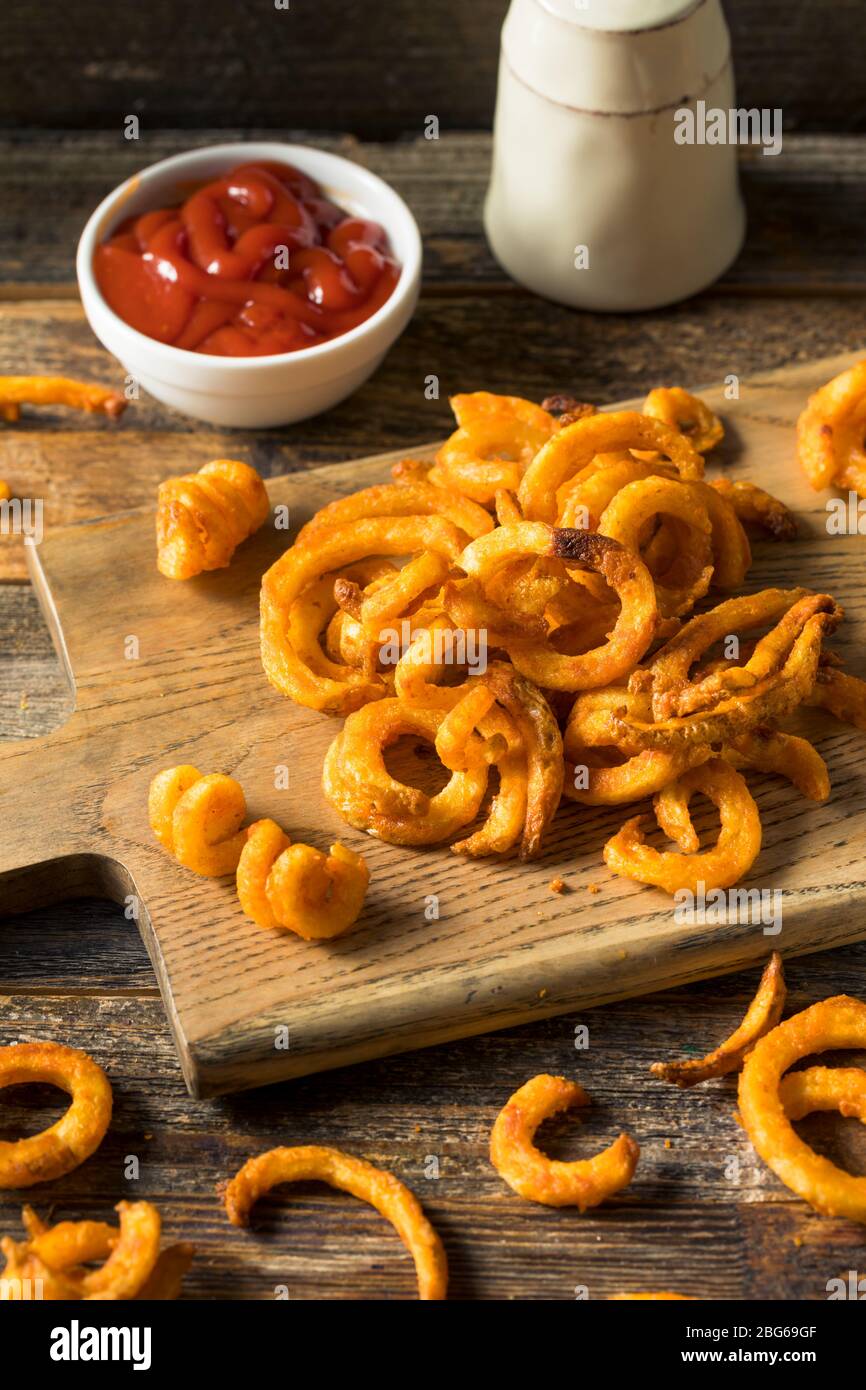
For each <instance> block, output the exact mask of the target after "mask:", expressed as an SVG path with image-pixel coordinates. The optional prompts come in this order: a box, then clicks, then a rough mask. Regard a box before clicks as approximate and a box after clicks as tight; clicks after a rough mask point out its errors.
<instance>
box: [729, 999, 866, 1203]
mask: <svg viewBox="0 0 866 1390" xmlns="http://www.w3.org/2000/svg"><path fill="white" fill-rule="evenodd" d="M864 1047H866V1004H863V1003H862V1002H861V1001H860V1000H859V999H852V998H851V997H850V996H848V995H845V994H840V995H836V996H835V997H834V998H832V999H824V1000H822V1001H821V1002H820V1003H818V1004H813V1005H812V1006H811V1008H808V1009H804V1010H803V1011H802V1013H798V1014H794V1016H793V1017H792V1018H788V1019H786V1020H785V1021H784V1023H780V1024H779V1025H778V1026H777V1027H776V1028H774V1029H773V1031H772V1032H771V1033H768V1034H767V1035H766V1037H764V1038H761V1039H760V1041H759V1042H758V1043H757V1044H756V1045H755V1048H754V1050H753V1051H752V1052H751V1053H750V1055H749V1056H748V1057H747V1058H746V1061H745V1065H744V1066H743V1070H742V1073H741V1074H740V1084H739V1111H740V1117H741V1119H742V1122H743V1125H744V1127H745V1129H746V1132H747V1134H748V1136H749V1138H750V1139H751V1141H752V1143H753V1144H754V1146H755V1148H756V1149H757V1151H758V1153H759V1154H760V1156H761V1158H762V1159H763V1160H764V1162H765V1163H766V1164H768V1165H769V1167H770V1168H772V1170H773V1172H774V1173H775V1174H776V1176H777V1177H778V1178H780V1179H781V1181H782V1182H783V1183H784V1184H785V1186H786V1187H789V1188H790V1189H791V1191H792V1192H796V1194H797V1195H798V1196H799V1197H802V1198H803V1200H804V1201H806V1202H808V1203H809V1204H810V1206H812V1207H814V1208H815V1210H816V1211H820V1212H823V1213H825V1214H826V1215H827V1216H843V1217H847V1218H848V1219H849V1220H851V1221H860V1222H866V1177H854V1176H853V1174H851V1173H846V1172H845V1171H844V1170H843V1169H841V1168H838V1167H837V1166H836V1165H835V1164H834V1163H831V1161H830V1160H829V1159H828V1158H824V1157H823V1156H822V1155H820V1154H817V1153H815V1151H814V1150H813V1149H811V1148H810V1147H809V1145H808V1144H807V1143H806V1142H805V1141H804V1140H802V1139H801V1138H800V1137H799V1135H798V1134H797V1133H796V1132H795V1130H794V1129H793V1127H792V1124H791V1120H790V1119H789V1117H788V1115H787V1114H786V1113H785V1101H784V1100H783V1095H782V1084H783V1083H782V1078H783V1076H784V1074H785V1072H786V1071H788V1069H789V1068H790V1067H792V1066H793V1065H794V1063H795V1062H798V1061H800V1059H801V1058H802V1057H808V1056H810V1055H811V1054H812V1053H814V1052H826V1051H829V1050H833V1051H836V1050H837V1049H840V1050H841V1049H845V1048H856V1049H862V1048H864ZM795 1084H796V1083H795ZM800 1084H801V1085H802V1084H804V1083H800ZM789 1098H790V1092H789Z"/></svg>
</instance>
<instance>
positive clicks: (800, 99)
mask: <svg viewBox="0 0 866 1390" xmlns="http://www.w3.org/2000/svg"><path fill="white" fill-rule="evenodd" d="M723 6H724V10H725V14H726V16H727V19H728V24H729V27H730V29H731V38H732V44H733V51H734V63H735V70H736V75H737V93H738V101H739V103H740V104H741V105H743V106H746V107H750V106H757V107H781V108H782V110H783V112H784V118H785V127H786V129H811V130H846V129H849V130H863V129H864V125H866V108H864V100H863V83H862V80H861V73H860V65H859V57H858V55H859V47H860V42H861V39H862V20H863V15H862V6H861V4H860V0H833V3H832V4H828V2H827V0H797V4H795V5H792V4H790V3H786V0H723ZM507 9H508V0H472V3H467V0H434V3H432V4H425V5H419V4H418V3H417V2H416V0H387V3H386V4H382V3H381V0H353V3H352V6H351V9H349V8H347V6H346V4H345V0H286V3H284V4H281V7H280V8H279V9H277V8H276V5H275V3H274V0H253V3H249V4H245V5H239V4H237V3H236V0H210V3H209V4H208V5H207V6H206V7H196V8H195V9H192V8H190V9H186V8H185V7H179V6H177V5H176V4H175V3H173V0H149V3H148V4H147V5H136V4H130V3H127V4H120V5H118V4H116V3H113V2H112V0H76V3H75V5H74V6H68V7H67V9H66V10H65V11H64V16H63V23H62V24H61V23H58V22H57V19H56V14H55V12H54V11H53V9H52V7H51V6H34V5H31V4H28V3H27V0H6V3H5V4H4V5H3V7H2V10H0V51H2V53H3V56H4V73H3V76H4V81H3V84H2V86H0V124H2V125H4V126H7V127H9V126H12V127H14V126H18V125H31V126H38V127H43V128H44V127H45V126H66V127H90V128H96V129H100V130H106V131H108V130H116V131H118V132H119V131H120V129H121V126H122V122H123V118H124V116H126V115H127V114H130V113H131V114H134V115H138V116H139V117H140V119H141V121H142V123H143V125H144V126H145V127H147V126H151V127H154V126H169V125H182V126H187V127H189V128H191V129H195V128H197V127H202V126H207V125H215V126H235V127H237V126H254V125H264V126H268V127H270V128H271V129H275V130H285V129H286V128H289V129H301V128H306V129H313V130H315V129H322V128H323V129H336V130H351V131H354V132H355V133H357V134H358V135H359V136H361V137H363V138H366V139H374V140H377V139H383V138H394V137H395V136H399V135H403V134H406V133H410V132H412V133H414V132H417V131H419V130H420V129H421V128H422V126H423V123H424V119H425V117H426V116H427V115H428V114H429V113H433V114H434V115H438V117H439V120H440V122H441V125H442V129H443V131H452V130H460V129H479V128H481V129H486V128H489V126H490V122H491V120H492V116H493V103H494V97H495V90H496V63H497V57H498V50H499V30H500V26H501V24H502V20H503V18H504V16H505V13H506V11H507ZM275 56H276V57H277V59H278V61H276V62H275V61H274V59H275ZM287 74H290V75H291V77H290V80H289V79H288V78H287Z"/></svg>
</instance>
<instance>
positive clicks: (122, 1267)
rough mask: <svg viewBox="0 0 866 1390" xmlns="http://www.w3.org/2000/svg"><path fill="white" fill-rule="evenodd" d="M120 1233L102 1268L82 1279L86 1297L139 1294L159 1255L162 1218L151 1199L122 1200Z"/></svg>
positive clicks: (118, 1296)
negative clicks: (144, 1200)
mask: <svg viewBox="0 0 866 1390" xmlns="http://www.w3.org/2000/svg"><path fill="white" fill-rule="evenodd" d="M117 1212H118V1214H119V1216H120V1237H119V1239H118V1241H117V1244H116V1245H115V1247H114V1249H113V1250H112V1252H111V1254H110V1255H109V1257H108V1259H107V1260H106V1261H105V1264H104V1265H101V1266H100V1268H99V1269H94V1270H91V1271H88V1273H87V1274H85V1275H84V1277H83V1279H82V1280H81V1290H82V1294H83V1296H84V1297H85V1298H94V1297H96V1298H104V1297H106V1296H109V1295H110V1296H111V1297H113V1298H120V1299H127V1298H135V1296H136V1294H137V1293H138V1292H139V1290H140V1289H141V1288H142V1286H143V1285H144V1284H145V1282H146V1281H147V1280H148V1279H149V1278H150V1276H151V1274H152V1273H153V1271H154V1268H155V1267H156V1262H157V1259H158V1258H159V1241H160V1234H161V1231H162V1221H161V1219H160V1215H159V1212H158V1211H157V1209H156V1207H154V1206H152V1205H151V1203H150V1202H118V1204H117Z"/></svg>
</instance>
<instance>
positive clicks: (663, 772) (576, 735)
mask: <svg viewBox="0 0 866 1390" xmlns="http://www.w3.org/2000/svg"><path fill="white" fill-rule="evenodd" d="M639 706H640V697H639V696H636V695H633V694H629V693H628V692H627V691H625V690H624V689H623V688H622V686H606V687H605V688H604V689H602V690H586V691H584V692H583V693H582V694H581V695H578V697H577V699H576V700H575V702H574V704H573V706H572V709H571V713H570V715H569V717H568V724H567V726H566V730H565V735H564V738H563V747H564V750H565V755H566V758H567V759H568V761H567V763H566V773H565V781H564V784H563V791H564V793H565V795H566V796H567V797H569V798H570V799H571V800H572V801H580V802H582V803H583V804H584V805H585V806H619V805H622V804H623V803H624V802H628V801H642V800H643V798H644V797H646V796H653V795H654V794H655V793H656V792H660V791H661V790H662V788H663V787H666V786H667V785H668V783H669V782H673V781H674V780H675V779H676V778H677V777H680V776H681V775H682V773H684V772H687V771H688V769H689V768H690V767H696V766H697V765H698V764H699V763H702V762H706V761H707V759H708V758H711V757H712V756H713V751H712V748H711V746H710V745H709V744H691V745H687V746H686V747H685V748H682V749H679V750H677V751H675V752H669V751H666V750H665V749H662V748H645V749H644V750H643V751H642V752H640V753H635V754H633V755H632V756H631V757H625V759H624V761H622V762H619V763H615V764H611V763H609V762H607V761H597V760H596V761H594V760H593V759H594V758H595V759H598V757H599V755H598V754H594V752H593V750H596V749H598V750H601V755H600V756H602V757H605V756H606V755H607V754H608V753H609V752H611V751H613V750H616V751H617V752H618V751H619V750H618V745H617V744H616V742H615V740H614V737H613V735H612V733H611V730H610V714H611V712H612V711H614V710H618V709H622V708H623V707H624V708H625V709H626V710H627V711H629V713H636V712H637V709H638V708H639ZM578 772H580V773H581V780H582V781H585V783H586V785H585V786H583V785H579V784H578V780H577V774H578Z"/></svg>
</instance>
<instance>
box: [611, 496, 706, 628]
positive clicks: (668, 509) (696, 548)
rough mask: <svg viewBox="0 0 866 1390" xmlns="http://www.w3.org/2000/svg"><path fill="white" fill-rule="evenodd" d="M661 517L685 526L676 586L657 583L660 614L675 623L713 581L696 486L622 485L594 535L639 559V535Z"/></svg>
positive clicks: (703, 519) (702, 504)
mask: <svg viewBox="0 0 866 1390" xmlns="http://www.w3.org/2000/svg"><path fill="white" fill-rule="evenodd" d="M661 513H664V515H665V516H666V517H667V516H673V517H677V518H678V519H679V520H680V521H682V522H684V523H685V526H686V537H687V540H686V545H685V547H684V551H683V552H682V553H681V555H680V557H679V559H680V565H681V567H682V577H681V582H680V583H679V584H677V585H674V584H673V583H671V582H670V581H669V582H668V584H665V582H664V579H663V578H662V579H659V580H657V581H656V595H657V597H658V604H659V612H660V613H661V614H662V615H663V616H664V617H676V616H679V615H680V614H682V613H687V612H688V611H689V610H690V609H692V608H693V607H694V605H695V603H696V602H697V600H698V599H699V598H702V597H703V595H704V594H705V593H706V592H707V589H708V588H709V587H710V581H711V579H712V577H713V552H712V545H711V541H712V535H713V527H712V524H711V522H710V518H709V515H708V513H707V508H706V506H705V505H704V503H703V501H702V500H701V497H700V494H699V493H698V491H697V485H696V484H692V483H683V482H680V481H678V480H677V479H675V478H661V477H651V478H645V479H643V480H642V481H639V482H633V483H627V484H626V486H625V487H623V488H620V490H619V492H617V493H616V495H615V496H614V498H613V499H612V501H611V502H610V503H609V504H608V506H607V507H605V509H604V512H603V513H602V516H601V520H600V521H599V524H598V529H599V533H600V534H601V535H603V536H610V537H611V539H612V540H615V541H619V543H620V545H624V546H625V547H626V549H628V550H632V551H634V552H635V553H639V552H640V535H641V531H642V529H643V528H644V527H645V525H646V523H647V522H648V521H651V520H652V519H653V518H654V517H655V516H658V515H660V514H661Z"/></svg>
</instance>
